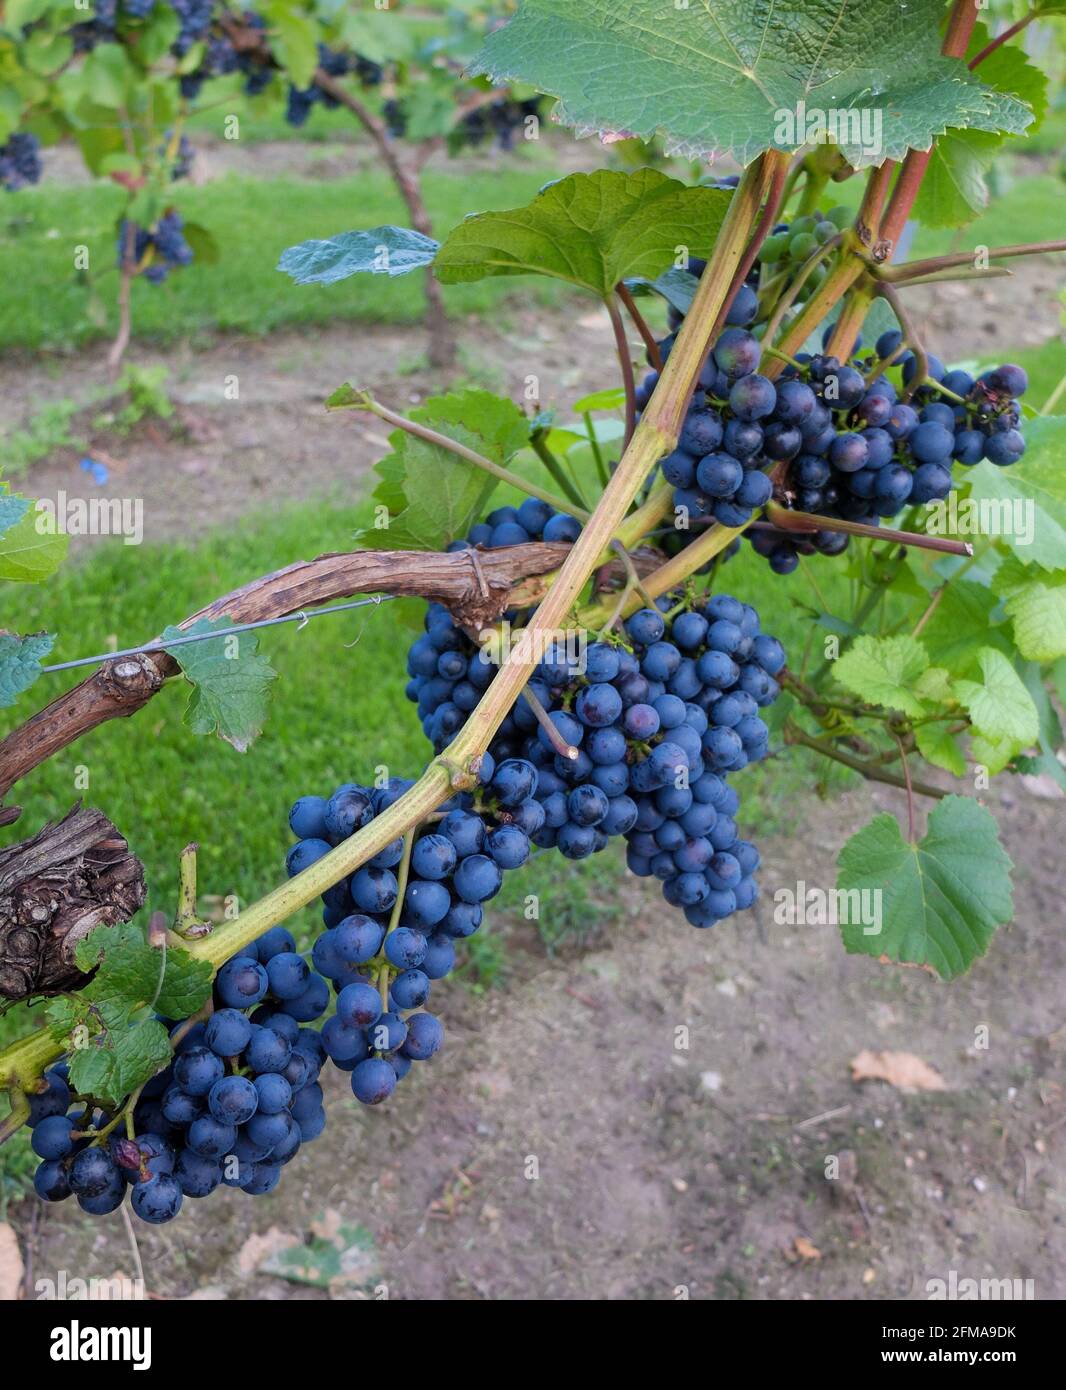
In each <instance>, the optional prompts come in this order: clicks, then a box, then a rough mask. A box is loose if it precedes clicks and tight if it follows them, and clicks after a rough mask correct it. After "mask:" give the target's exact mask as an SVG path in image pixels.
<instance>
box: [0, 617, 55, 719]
mask: <svg viewBox="0 0 1066 1390" xmlns="http://www.w3.org/2000/svg"><path fill="white" fill-rule="evenodd" d="M55 640H56V639H55V636H54V635H53V634H52V633H51V632H35V633H32V634H31V635H30V636H29V637H19V636H17V635H16V634H15V633H13V632H4V631H3V630H2V629H0V709H6V708H7V707H8V706H9V705H13V704H14V703H15V701H16V700H17V699H18V697H19V696H20V695H21V694H22V692H23V691H24V690H29V688H30V686H31V685H32V684H33V683H34V681H35V680H36V679H37V677H38V676H39V675H40V674H41V662H42V661H43V660H44V658H45V657H46V656H47V655H48V653H49V652H50V651H51V650H52V647H53V645H54V644H55Z"/></svg>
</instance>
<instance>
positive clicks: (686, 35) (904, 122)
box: [470, 0, 1032, 168]
mask: <svg viewBox="0 0 1066 1390" xmlns="http://www.w3.org/2000/svg"><path fill="white" fill-rule="evenodd" d="M942 17H943V5H942V4H941V3H940V0H913V2H912V3H905V0H805V2H804V3H800V2H799V0H790V2H789V3H785V4H780V3H778V4H765V3H757V4H743V5H738V4H737V3H735V0H701V3H700V4H699V5H691V6H689V5H684V6H675V5H672V4H666V3H663V0H583V3H582V4H580V5H577V4H574V0H522V3H521V4H520V6H519V9H518V13H517V14H516V15H515V17H514V18H513V19H511V20H510V21H509V22H508V23H507V24H505V25H503V26H501V27H500V28H498V29H496V30H494V31H493V32H492V33H490V34H489V35H488V37H487V39H486V41H485V44H484V46H483V48H482V49H481V52H480V53H479V54H478V56H477V58H476V59H475V62H474V63H473V65H472V67H471V69H470V71H471V72H473V73H486V74H488V76H490V77H491V78H492V79H493V81H495V82H505V81H511V80H514V79H516V78H517V79H521V80H522V81H527V82H532V83H534V84H535V85H536V86H537V87H538V88H539V89H540V90H541V91H544V92H547V93H548V94H550V95H551V96H555V97H558V98H559V108H558V112H557V114H558V118H559V119H560V120H561V121H562V122H563V123H564V124H567V125H571V126H575V127H577V129H578V130H579V131H581V132H585V131H610V132H613V133H621V132H625V133H627V134H629V135H636V136H640V137H641V138H643V139H649V138H651V137H652V136H653V135H655V134H657V133H659V132H662V133H663V134H664V135H665V137H666V143H667V147H668V151H669V152H675V151H676V152H678V153H681V154H684V155H687V156H690V157H692V158H700V157H704V156H707V155H710V154H711V153H716V154H719V155H720V154H728V155H731V156H732V157H733V158H734V159H736V160H737V161H738V162H739V163H740V164H748V163H750V162H751V161H752V160H753V159H754V158H755V157H756V156H757V155H759V154H761V153H762V152H763V151H764V150H768V149H779V150H796V149H799V148H800V147H801V146H803V145H805V144H807V143H809V142H810V141H812V140H817V139H818V117H819V115H820V116H821V117H822V122H823V127H824V123H825V122H826V121H827V120H828V121H831V122H832V123H831V124H830V127H829V128H830V129H831V130H833V131H835V133H836V134H837V136H838V142H839V147H840V151H841V153H842V154H843V156H844V158H845V159H846V160H847V161H848V163H850V164H852V165H854V166H855V167H856V168H862V167H865V166H868V165H871V164H881V163H882V162H883V161H884V160H885V159H901V158H902V157H903V156H904V155H905V154H906V153H907V151H908V149H921V150H927V149H928V148H929V146H930V144H931V143H932V141H933V140H934V139H935V137H936V136H938V135H940V134H942V133H943V131H944V130H946V129H947V128H948V127H949V126H957V127H961V128H966V127H976V128H978V129H982V130H1000V129H1003V130H1008V131H1012V132H1014V131H1021V130H1024V129H1025V127H1026V125H1027V124H1028V123H1029V122H1030V121H1031V120H1032V112H1031V111H1030V109H1029V107H1028V106H1027V105H1026V104H1025V103H1024V102H1021V101H1019V100H1018V99H1017V98H1015V97H1012V96H1009V95H1006V94H1003V93H999V92H996V91H995V90H993V89H992V88H991V87H989V86H987V85H986V84H985V83H984V82H983V81H982V80H981V78H980V76H979V75H977V74H975V73H971V72H970V71H969V70H968V69H967V67H966V64H965V63H963V62H962V61H961V60H959V59H955V58H945V57H943V56H942V55H941V53H940V45H941V33H940V23H941V20H942ZM801 104H802V105H801ZM838 113H839V114H840V115H842V116H843V119H841V120H834V119H833V118H834V117H836V116H837V115H838Z"/></svg>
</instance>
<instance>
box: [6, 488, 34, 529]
mask: <svg viewBox="0 0 1066 1390" xmlns="http://www.w3.org/2000/svg"><path fill="white" fill-rule="evenodd" d="M6 486H7V485H6V483H0V536H2V535H3V534H4V532H5V531H10V530H11V528H12V526H14V525H15V523H16V522H19V521H21V520H22V518H23V517H24V516H25V515H26V513H27V512H28V511H29V509H30V499H29V498H28V497H19V496H18V494H17V493H13V492H5V491H4V488H5V487H6Z"/></svg>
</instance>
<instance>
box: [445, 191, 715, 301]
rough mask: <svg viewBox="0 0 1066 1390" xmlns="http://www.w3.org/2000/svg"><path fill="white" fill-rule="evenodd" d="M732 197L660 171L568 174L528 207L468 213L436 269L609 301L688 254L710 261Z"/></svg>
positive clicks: (451, 275)
mask: <svg viewBox="0 0 1066 1390" xmlns="http://www.w3.org/2000/svg"><path fill="white" fill-rule="evenodd" d="M730 196H731V195H730V194H729V193H727V192H725V191H724V190H722V189H716V188H701V187H687V186H686V185H685V184H683V183H679V182H678V181H677V180H676V179H671V178H668V177H667V176H666V175H665V174H661V173H659V171H658V170H657V169H638V170H637V171H636V172H635V173H630V174H626V173H622V172H621V171H620V170H617V169H600V170H598V171H597V172H596V173H594V174H569V175H567V177H566V178H563V179H558V180H557V181H556V182H554V183H550V184H548V185H547V186H546V187H545V188H543V189H541V191H540V192H539V193H538V194H537V196H536V197H535V198H534V199H533V201H532V202H531V203H528V204H527V205H526V206H525V207H523V208H509V209H507V210H506V211H504V212H482V213H478V214H475V215H474V216H472V217H467V218H466V219H465V220H464V221H462V222H460V223H459V225H458V226H457V227H456V228H455V229H454V230H453V231H452V232H451V233H450V235H449V236H448V238H447V240H446V241H445V242H444V245H443V246H442V247H441V249H440V251H439V253H438V255H437V259H436V262H435V267H434V268H435V271H436V274H437V278H438V279H439V280H441V281H443V283H444V284H460V283H462V282H465V281H468V280H482V279H484V278H485V277H486V276H491V275H529V274H537V275H549V276H552V277H553V278H555V279H557V280H565V281H567V282H568V283H569V284H573V285H580V286H581V287H582V288H584V289H588V290H592V292H593V293H594V294H598V295H600V296H606V295H609V294H610V293H611V292H612V291H613V289H614V287H615V285H617V284H618V282H619V281H620V280H624V279H625V278H626V277H627V276H633V275H637V276H644V277H651V278H654V277H655V276H656V275H658V274H659V273H660V272H661V271H663V270H666V269H667V267H668V266H670V265H671V263H672V262H673V261H674V260H675V259H676V257H677V256H678V255H680V254H684V253H685V252H687V253H689V254H691V255H694V256H706V255H709V254H710V251H711V248H712V247H713V245H714V241H715V238H716V236H717V235H718V229H719V227H720V226H721V224H722V218H723V217H724V216H725V211H726V208H727V207H728V206H729V199H730ZM679 248H680V249H679Z"/></svg>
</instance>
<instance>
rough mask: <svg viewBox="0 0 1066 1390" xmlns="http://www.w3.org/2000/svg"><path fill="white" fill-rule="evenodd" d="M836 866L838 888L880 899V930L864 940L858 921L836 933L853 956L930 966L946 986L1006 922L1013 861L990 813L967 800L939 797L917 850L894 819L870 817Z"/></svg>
mask: <svg viewBox="0 0 1066 1390" xmlns="http://www.w3.org/2000/svg"><path fill="white" fill-rule="evenodd" d="M837 863H838V865H839V873H838V875H837V888H838V889H840V890H843V891H852V890H856V889H857V890H858V891H859V892H862V891H864V890H866V891H867V892H873V893H879V894H880V899H879V901H880V903H881V930H880V931H879V932H876V933H873V932H871V933H870V934H867V933H866V931H864V929H863V925H862V924H860V923H854V924H849V925H846V926H843V927H842V928H841V935H842V936H843V939H844V949H845V950H846V951H848V952H849V953H851V954H860V955H867V956H876V957H881V956H887V957H888V959H889V960H892V961H898V962H901V963H903V962H906V963H908V964H911V965H930V966H932V967H933V969H934V970H935V971H936V972H937V974H938V975H939V976H940V977H941V979H944V980H951V979H954V978H955V976H956V975H961V974H962V973H963V972H964V971H965V970H967V969H969V967H970V966H971V965H972V964H973V962H974V961H975V960H976V959H977V957H978V956H983V955H984V954H985V952H986V951H987V950H988V947H989V944H990V943H991V940H992V937H993V935H994V933H995V930H996V927H997V926H998V925H999V924H1000V923H1002V922H1009V921H1010V918H1011V912H1012V909H1013V902H1012V893H1011V881H1010V870H1011V867H1012V865H1011V861H1010V859H1009V858H1008V856H1007V854H1006V852H1005V851H1004V849H1003V847H1002V845H1001V844H1000V842H999V834H998V832H997V829H996V822H995V819H994V818H993V816H992V814H991V812H990V811H988V810H986V809H985V807H983V806H980V805H978V803H977V802H976V801H973V800H972V799H971V798H970V797H966V796H948V797H945V798H944V800H943V801H941V802H940V803H939V804H938V805H937V807H936V808H935V809H934V810H933V812H932V813H931V814H930V816H929V824H928V827H927V829H926V832H925V835H924V836H923V837H922V839H921V840H919V841H918V843H917V844H914V843H912V842H908V841H906V840H904V838H903V835H902V834H901V832H900V828H899V823H898V822H897V820H896V818H895V816H890V815H887V814H884V815H879V816H875V817H874V818H873V820H872V821H870V822H869V824H868V825H865V826H863V828H862V829H861V830H860V831H859V832H858V833H857V834H855V835H853V836H852V837H851V839H850V840H848V842H847V844H845V845H844V847H843V849H842V850H841V851H840V856H839V858H838V860H837Z"/></svg>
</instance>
